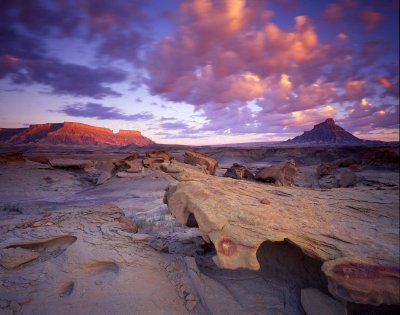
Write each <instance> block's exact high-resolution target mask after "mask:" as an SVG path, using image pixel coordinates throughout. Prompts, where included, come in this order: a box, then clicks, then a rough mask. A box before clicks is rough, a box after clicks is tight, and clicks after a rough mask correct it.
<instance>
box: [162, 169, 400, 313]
mask: <svg viewBox="0 0 400 315" xmlns="http://www.w3.org/2000/svg"><path fill="white" fill-rule="evenodd" d="M170 175H171V176H172V177H173V178H175V179H176V180H177V182H173V183H171V184H170V185H169V187H168V189H167V191H166V194H165V198H164V200H165V202H166V203H167V205H168V209H169V210H170V212H171V213H172V214H173V215H174V216H175V218H176V220H177V221H178V222H180V223H182V224H186V223H187V221H188V219H189V216H190V215H193V216H194V218H195V220H196V222H197V224H198V226H199V232H200V234H201V236H202V237H203V239H204V240H205V241H207V242H212V243H213V244H214V245H215V248H216V256H215V257H214V258H213V259H214V262H215V263H216V264H217V265H218V266H219V267H221V268H227V269H237V268H247V269H251V270H258V269H259V268H260V263H259V260H258V259H257V252H258V250H259V248H260V246H261V244H262V243H264V242H265V241H269V242H282V241H284V240H286V241H287V242H289V243H290V244H293V245H294V246H297V247H298V248H300V249H301V251H302V252H303V253H304V254H305V255H307V256H308V257H310V258H312V259H314V260H315V261H319V262H323V263H324V264H323V268H322V272H323V273H324V274H325V275H326V276H327V278H328V282H329V287H328V289H329V292H330V293H331V294H332V295H333V296H334V297H337V298H341V299H344V300H346V301H349V302H355V303H364V304H374V305H377V304H382V303H387V304H395V303H400V296H399V291H400V281H399V280H400V270H399V265H398V262H399V259H400V253H399V245H400V244H399V243H400V241H399V211H398V209H399V198H398V191H397V190H388V191H387V193H386V195H385V199H384V200H382V194H381V192H380V191H378V190H370V189H357V190H355V189H341V188H338V189H335V190H327V191H324V190H312V189H304V188H300V187H292V188H287V187H274V186H271V185H261V184H259V183H257V182H250V181H237V180H234V179H231V178H226V177H217V176H208V175H206V174H201V173H199V172H195V171H193V170H186V169H185V170H184V171H183V172H180V173H176V174H170ZM265 198H267V199H268V201H269V202H268V203H263V202H262V200H264V199H265ZM377 201H379V202H377ZM366 257H368V258H366ZM366 282H368V284H366ZM364 284H365V285H364Z"/></svg>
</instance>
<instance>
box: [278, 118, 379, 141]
mask: <svg viewBox="0 0 400 315" xmlns="http://www.w3.org/2000/svg"><path fill="white" fill-rule="evenodd" d="M369 142H379V141H368V140H363V139H360V138H357V137H356V136H353V135H352V134H351V133H350V132H348V131H346V130H345V129H343V128H342V127H340V126H338V125H336V123H335V121H334V120H333V119H332V118H328V119H327V120H325V121H324V122H323V123H320V124H318V125H315V126H314V128H313V129H312V130H310V131H305V132H304V133H303V134H302V135H300V136H297V137H294V138H293V139H289V140H287V141H285V142H283V143H284V144H364V143H369Z"/></svg>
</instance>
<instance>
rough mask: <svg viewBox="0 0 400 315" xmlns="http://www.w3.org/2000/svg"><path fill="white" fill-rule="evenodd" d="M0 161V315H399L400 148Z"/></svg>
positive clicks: (59, 154)
mask: <svg viewBox="0 0 400 315" xmlns="http://www.w3.org/2000/svg"><path fill="white" fill-rule="evenodd" d="M0 149H1V154H0V216H1V219H0V265H1V267H0V268H1V269H0V313H1V314H304V313H307V314H396V313H397V312H398V311H399V302H400V300H399V264H398V263H399V172H398V167H399V164H398V156H399V149H398V147H397V146H393V145H389V144H387V145H381V146H379V145H370V146H368V145H360V146H309V147H307V146H300V145H297V146H296V145H292V146H290V145H289V146H288V145H286V146H263V147H252V148H234V147H185V146H177V145H175V146H174V145H171V146H168V145H157V144H153V145H150V146H147V147H143V148H140V147H137V146H132V145H131V146H130V145H128V146H89V145H86V146H83V145H79V146H71V145H70V146H63V145H57V146H52V145H43V144H42V145H39V144H31V145H13V146H10V145H2V146H1V148H0ZM193 152H194V153H193ZM282 161H292V162H293V163H294V165H295V166H294V167H295V169H296V171H295V174H294V176H293V177H292V178H291V180H288V181H285V180H284V183H280V182H279V181H275V180H274V178H269V179H270V180H268V178H264V180H256V179H254V178H253V177H252V175H254V174H256V173H257V172H258V171H260V170H262V169H263V168H265V167H266V166H271V165H282ZM235 163H236V165H235V166H234V167H233V168H232V166H233V164H235ZM281 171H284V170H281ZM247 174H249V175H248V176H247ZM284 176H286V175H284Z"/></svg>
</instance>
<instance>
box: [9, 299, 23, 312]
mask: <svg viewBox="0 0 400 315" xmlns="http://www.w3.org/2000/svg"><path fill="white" fill-rule="evenodd" d="M10 308H11V309H12V310H13V311H14V312H18V311H19V310H20V309H21V305H19V304H18V303H17V302H15V301H12V302H11V303H10Z"/></svg>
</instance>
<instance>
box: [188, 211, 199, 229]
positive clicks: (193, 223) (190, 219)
mask: <svg viewBox="0 0 400 315" xmlns="http://www.w3.org/2000/svg"><path fill="white" fill-rule="evenodd" d="M186 226H187V227H196V228H197V227H199V225H198V224H197V220H196V217H195V216H194V214H193V213H191V214H189V217H188V219H187V221H186Z"/></svg>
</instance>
